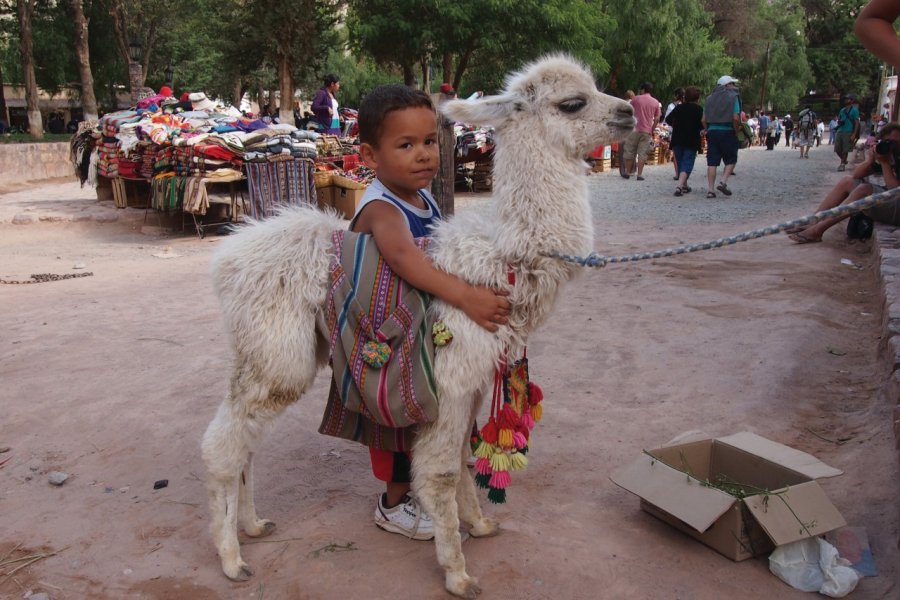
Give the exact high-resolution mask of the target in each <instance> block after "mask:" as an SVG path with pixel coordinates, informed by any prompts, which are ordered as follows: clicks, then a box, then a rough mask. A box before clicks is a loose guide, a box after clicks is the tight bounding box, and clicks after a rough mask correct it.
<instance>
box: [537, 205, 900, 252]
mask: <svg viewBox="0 0 900 600" xmlns="http://www.w3.org/2000/svg"><path fill="white" fill-rule="evenodd" d="M896 200H900V188H894V189H892V190H887V191H885V192H880V193H878V194H872V195H871V196H866V197H865V198H860V199H859V200H857V201H855V202H851V203H850V204H843V205H841V206H837V207H835V208H830V209H828V210H823V211H820V212H817V213H816V214H814V215H808V216H805V217H800V218H799V219H794V220H793V221H787V222H784V223H779V224H777V225H770V226H768V227H762V228H760V229H754V230H753V231H745V232H744V233H739V234H737V235H733V236H730V237H723V238H719V239H716V240H710V241H708V242H700V243H698V244H690V245H686V246H677V247H675V248H666V249H664V250H654V251H652V252H636V253H634V254H624V255H621V256H604V255H601V254H597V253H596V252H591V253H590V254H588V255H587V256H573V255H571V254H560V253H558V252H549V253H544V254H543V256H546V257H548V258H557V259H559V260H563V261H566V262H572V263H575V264H578V265H580V266H582V267H594V268H598V269H599V268H601V267H605V266H606V265H609V264H614V263H626V262H635V261H638V260H647V259H652V258H662V257H664V256H676V255H679V254H689V253H691V252H699V251H700V250H711V249H713V248H722V247H723V246H731V245H732V244H737V243H738V242H746V241H748V240H754V239H757V238H761V237H765V236H767V235H773V234H776V233H779V232H781V231H785V230H787V229H793V228H795V227H801V226H803V227H805V226H807V225H812V224H813V223H818V222H819V221H823V220H825V219H830V218H832V217H844V216H847V215H850V214H852V213H855V212H859V211H862V210H866V209H868V208H873V207H875V206H881V205H882V204H887V203H888V202H892V201H896Z"/></svg>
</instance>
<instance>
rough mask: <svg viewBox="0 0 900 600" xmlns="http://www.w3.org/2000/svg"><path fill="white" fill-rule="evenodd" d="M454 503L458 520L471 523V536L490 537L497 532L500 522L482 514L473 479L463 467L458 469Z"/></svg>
mask: <svg viewBox="0 0 900 600" xmlns="http://www.w3.org/2000/svg"><path fill="white" fill-rule="evenodd" d="M456 504H457V506H459V519H460V521H463V522H465V523H469V524H470V525H472V528H471V529H470V530H469V533H470V534H471V535H472V536H473V537H490V536H492V535H497V533H499V531H500V524H499V523H497V522H496V521H495V520H493V519H490V518H488V517H485V516H484V514H482V512H481V504H480V503H479V502H478V493H477V489H476V488H475V481H474V480H473V478H472V474H471V473H469V469H468V468H465V467H463V468H462V469H461V470H460V476H459V482H458V483H457V486H456Z"/></svg>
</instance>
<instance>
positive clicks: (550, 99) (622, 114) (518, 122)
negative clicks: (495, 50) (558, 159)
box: [441, 55, 635, 160]
mask: <svg viewBox="0 0 900 600" xmlns="http://www.w3.org/2000/svg"><path fill="white" fill-rule="evenodd" d="M441 111H442V112H443V113H444V114H445V115H446V116H447V117H448V118H450V119H453V120H455V121H460V122H463V123H468V124H471V125H491V126H493V127H494V128H495V129H496V130H497V132H498V133H500V134H501V135H502V134H503V133H504V132H505V131H513V130H515V131H517V132H518V133H520V134H524V135H526V136H527V137H526V140H527V139H529V138H531V139H533V140H534V141H535V144H540V146H537V145H536V146H535V147H534V148H533V150H534V151H535V152H540V151H541V149H542V148H553V149H559V150H562V151H564V152H565V154H566V156H567V158H571V159H573V160H581V159H582V158H584V157H585V156H586V155H587V154H588V152H590V151H591V150H592V149H593V148H595V147H597V146H598V145H600V144H610V143H613V142H617V141H620V140H622V139H624V138H625V137H626V136H627V135H628V134H629V133H631V131H632V129H634V125H635V119H634V111H633V109H632V107H631V105H630V104H629V103H628V102H625V101H624V100H620V99H618V98H614V97H613V96H609V95H607V94H603V93H601V92H600V91H599V90H597V86H596V85H594V79H593V77H592V76H591V73H590V71H588V69H587V68H585V67H584V66H583V65H581V64H579V63H578V62H576V61H575V60H574V59H572V58H570V57H568V56H564V55H552V56H547V57H545V58H542V59H540V60H538V61H536V62H533V63H531V64H530V65H527V66H526V67H525V68H524V69H522V70H521V71H519V72H518V73H513V74H512V75H510V76H509V77H508V78H507V80H506V89H505V90H504V91H503V92H502V93H501V94H499V95H497V96H485V97H483V98H481V99H478V100H452V101H449V102H446V103H444V104H443V105H442V106H441ZM520 141H523V142H524V141H525V140H520Z"/></svg>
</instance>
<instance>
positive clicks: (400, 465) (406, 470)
mask: <svg viewBox="0 0 900 600" xmlns="http://www.w3.org/2000/svg"><path fill="white" fill-rule="evenodd" d="M369 457H370V458H371V460H372V473H374V474H375V478H376V479H378V480H379V481H387V482H391V483H409V482H410V481H412V472H411V471H410V466H409V461H410V454H409V452H392V451H390V450H376V449H375V448H369Z"/></svg>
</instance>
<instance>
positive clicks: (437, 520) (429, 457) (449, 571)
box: [412, 399, 481, 598]
mask: <svg viewBox="0 0 900 600" xmlns="http://www.w3.org/2000/svg"><path fill="white" fill-rule="evenodd" d="M442 402H443V403H444V404H443V405H444V406H453V405H454V402H453V400H452V399H450V400H446V399H442ZM458 404H462V405H463V406H464V404H463V402H459V403H458ZM467 414H468V410H466V411H465V412H464V413H462V414H459V415H456V414H454V411H452V410H445V411H443V412H442V413H441V415H440V417H439V418H438V421H437V422H436V423H433V424H432V425H431V426H429V427H427V428H423V430H422V431H420V433H419V439H418V440H417V441H416V445H415V447H414V448H413V481H412V489H413V492H415V494H416V496H417V497H418V498H419V501H420V502H421V503H422V507H423V508H424V509H425V511H426V512H427V513H428V514H429V515H430V516H431V520H432V523H434V544H435V550H436V551H437V559H438V563H439V564H440V565H441V567H443V569H444V578H445V582H444V585H445V586H446V588H447V591H448V592H450V593H451V594H454V595H456V596H460V597H462V598H475V597H476V596H477V595H478V594H479V593H480V592H481V588H480V587H479V586H478V581H477V580H476V579H475V578H474V577H470V576H469V575H468V573H466V559H465V557H464V556H463V553H462V540H461V538H460V535H459V506H458V505H457V503H456V490H457V486H458V485H459V478H460V475H459V472H460V468H461V466H462V463H461V461H460V451H461V447H462V446H461V443H460V442H462V441H464V440H466V439H467V437H468V436H467V434H468V431H467V427H471V424H470V422H469V420H468V418H467Z"/></svg>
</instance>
